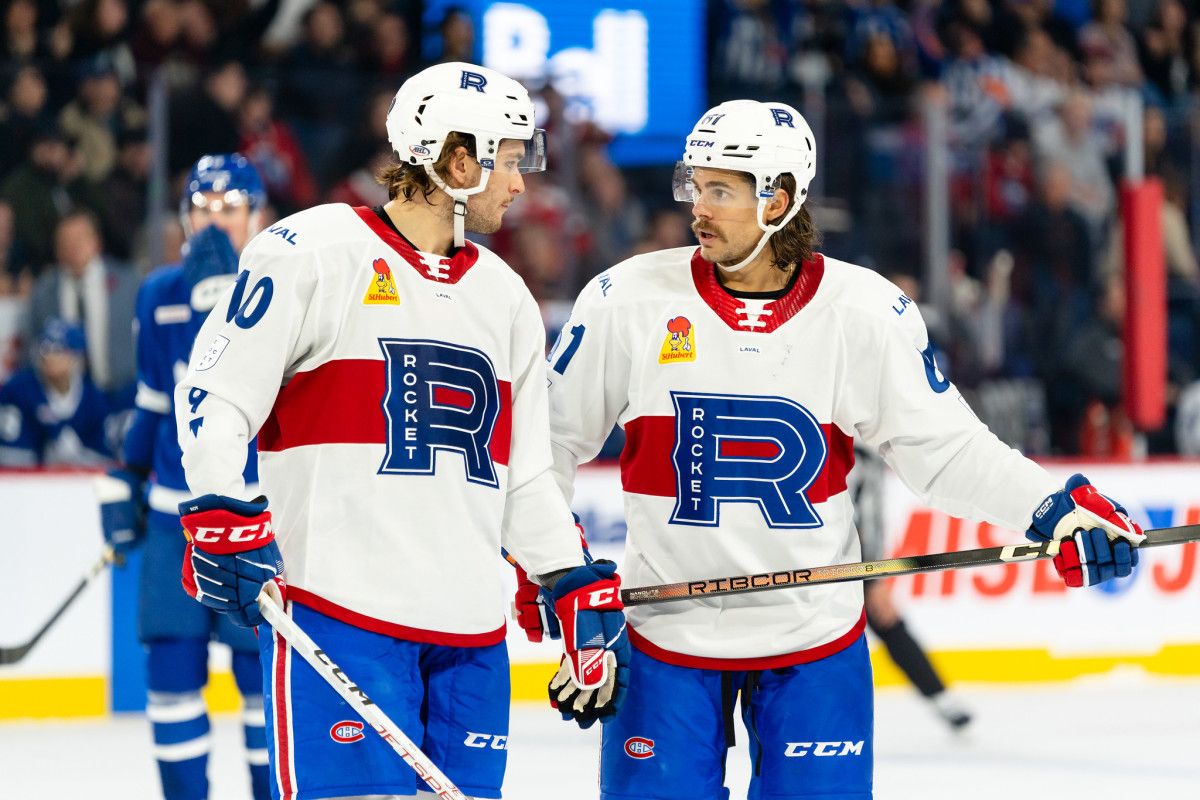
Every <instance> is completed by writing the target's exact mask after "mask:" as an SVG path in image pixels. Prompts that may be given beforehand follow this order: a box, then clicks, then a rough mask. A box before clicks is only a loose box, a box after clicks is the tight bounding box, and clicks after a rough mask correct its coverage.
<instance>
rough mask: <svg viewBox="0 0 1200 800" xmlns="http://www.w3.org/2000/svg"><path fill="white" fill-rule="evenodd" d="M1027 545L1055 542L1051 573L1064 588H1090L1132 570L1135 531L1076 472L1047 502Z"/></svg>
mask: <svg viewBox="0 0 1200 800" xmlns="http://www.w3.org/2000/svg"><path fill="white" fill-rule="evenodd" d="M1025 536H1026V538H1028V539H1030V540H1031V541H1035V542H1036V541H1052V540H1053V541H1058V542H1060V545H1059V551H1058V555H1056V556H1054V568H1055V569H1056V570H1058V574H1059V577H1061V578H1062V579H1063V581H1064V582H1065V583H1066V584H1067V586H1094V585H1096V584H1097V583H1102V582H1103V581H1107V580H1110V579H1112V578H1123V577H1125V576H1126V575H1128V574H1129V573H1131V572H1132V571H1133V568H1134V567H1135V566H1137V563H1138V554H1137V549H1136V548H1137V546H1138V545H1139V544H1141V543H1142V542H1144V541H1145V540H1146V535H1145V534H1144V533H1142V529H1141V526H1139V525H1138V524H1137V523H1136V522H1134V521H1133V520H1131V519H1130V518H1129V514H1128V513H1127V512H1126V511H1125V509H1124V508H1123V507H1122V506H1121V505H1120V504H1119V503H1115V502H1113V501H1112V500H1111V499H1109V498H1107V497H1105V496H1104V495H1102V494H1100V493H1099V492H1097V491H1096V487H1094V486H1092V484H1090V483H1088V479H1087V478H1085V477H1083V476H1082V475H1080V474H1078V473H1076V474H1075V475H1072V476H1071V477H1070V478H1069V479H1068V480H1067V485H1066V488H1064V489H1060V490H1059V491H1057V492H1055V493H1054V494H1052V495H1050V496H1049V497H1047V498H1046V499H1045V500H1044V501H1043V502H1042V504H1041V505H1040V506H1038V509H1037V511H1035V512H1033V523H1032V524H1031V525H1030V526H1029V530H1028V531H1026V532H1025Z"/></svg>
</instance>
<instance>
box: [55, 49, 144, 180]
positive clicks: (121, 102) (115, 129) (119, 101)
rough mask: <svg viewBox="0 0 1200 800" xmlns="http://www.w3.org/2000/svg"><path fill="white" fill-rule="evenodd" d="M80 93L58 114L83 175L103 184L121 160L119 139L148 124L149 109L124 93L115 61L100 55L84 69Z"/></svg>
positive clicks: (60, 125)
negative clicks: (78, 159)
mask: <svg viewBox="0 0 1200 800" xmlns="http://www.w3.org/2000/svg"><path fill="white" fill-rule="evenodd" d="M82 73H83V75H82V79H81V81H80V84H79V94H78V95H77V96H76V97H75V99H74V100H72V101H71V102H70V103H68V104H67V106H66V107H65V108H64V109H63V110H62V112H61V113H60V114H59V115H58V124H59V127H60V128H62V131H63V133H65V134H66V135H67V137H69V138H70V139H71V140H72V141H73V142H75V149H76V150H77V151H78V153H79V157H80V158H81V159H82V160H83V173H82V174H83V177H84V178H86V179H87V180H89V181H92V182H93V183H101V182H102V181H103V180H104V179H105V178H107V177H108V174H109V172H111V171H112V169H113V167H114V166H116V162H117V138H118V137H119V136H120V135H121V134H122V133H123V132H124V131H126V130H129V129H131V128H140V127H143V126H144V125H145V124H146V112H145V111H144V110H143V109H142V107H141V106H140V105H138V104H137V103H136V102H134V101H133V100H132V99H130V98H128V97H124V96H122V94H121V84H120V83H119V82H118V81H117V72H116V69H115V68H114V67H113V65H112V63H111V62H109V61H108V59H107V58H105V57H104V56H98V57H97V58H95V59H93V60H92V61H90V62H88V63H86V64H85V65H84V66H83V69H82Z"/></svg>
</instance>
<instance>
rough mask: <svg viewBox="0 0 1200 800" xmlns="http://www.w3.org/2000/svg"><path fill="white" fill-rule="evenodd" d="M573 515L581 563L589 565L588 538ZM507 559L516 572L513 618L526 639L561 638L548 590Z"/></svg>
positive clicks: (534, 640)
mask: <svg viewBox="0 0 1200 800" xmlns="http://www.w3.org/2000/svg"><path fill="white" fill-rule="evenodd" d="M574 516H575V529H576V530H577V531H579V545H580V547H582V548H583V563H584V564H591V563H592V562H593V561H594V560H595V559H593V558H592V553H591V551H590V550H588V546H587V539H585V538H584V536H583V526H582V525H581V524H580V523H579V515H577V514H576V515H574ZM508 560H509V562H510V563H511V564H512V565H513V568H514V569H516V571H517V592H516V595H515V596H514V597H513V619H515V620H516V621H517V625H519V626H520V627H521V629H522V630H524V631H525V638H526V639H528V640H529V641H531V642H540V641H542V639H545V638H549V639H560V638H562V630H561V629H560V627H559V625H558V617H556V616H555V615H554V611H553V609H554V596H553V595H552V594H551V592H550V590H549V589H547V588H545V587H544V586H539V585H538V584H536V583H534V582H533V581H532V580H530V578H529V575H528V574H527V573H526V572H525V570H524V569H522V568H521V565H520V564H517V563H516V561H514V560H513V559H512V557H508Z"/></svg>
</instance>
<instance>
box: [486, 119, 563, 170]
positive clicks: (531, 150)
mask: <svg viewBox="0 0 1200 800" xmlns="http://www.w3.org/2000/svg"><path fill="white" fill-rule="evenodd" d="M513 144H519V145H524V147H525V154H524V155H523V156H521V157H520V158H519V159H517V158H513V157H512V155H513V154H516V153H520V152H521V151H520V150H518V149H516V148H515V147H512V145H513ZM479 163H480V165H481V166H484V167H487V168H488V169H490V170H493V171H495V172H508V173H513V172H520V173H522V174H525V173H529V172H544V171H545V169H546V132H545V131H544V130H542V129H541V128H535V129H534V131H533V138H532V139H530V140H529V141H524V140H522V139H504V140H502V141H501V142H500V149H499V152H498V153H497V156H496V160H495V161H494V162H493V161H492V159H490V158H484V159H480V161H479Z"/></svg>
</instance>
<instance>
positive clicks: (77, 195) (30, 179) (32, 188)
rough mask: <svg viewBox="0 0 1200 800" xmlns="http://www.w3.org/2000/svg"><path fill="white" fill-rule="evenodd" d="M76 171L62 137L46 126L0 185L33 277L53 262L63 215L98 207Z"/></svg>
mask: <svg viewBox="0 0 1200 800" xmlns="http://www.w3.org/2000/svg"><path fill="white" fill-rule="evenodd" d="M79 168H80V162H79V159H78V157H77V156H76V155H75V154H74V153H72V151H71V148H70V147H68V146H67V142H66V139H65V138H64V137H63V135H62V132H61V131H60V130H58V128H56V127H54V126H47V127H43V128H40V129H39V130H38V131H37V132H36V133H35V134H34V136H33V141H32V142H31V144H30V148H29V160H28V161H27V162H26V163H24V164H22V165H21V166H19V167H17V168H16V169H15V170H13V171H12V172H11V173H9V175H8V178H7V179H6V180H5V181H4V183H3V184H0V199H3V200H6V201H8V202H9V203H10V204H11V205H12V207H13V210H14V211H15V212H16V220H15V223H14V224H15V228H16V238H17V243H18V244H19V245H20V246H21V248H22V249H23V250H24V252H25V253H26V254H27V255H28V258H29V263H30V266H31V267H32V268H33V270H34V272H35V273H37V272H38V271H40V270H41V269H42V267H44V266H45V265H46V264H48V263H49V262H50V261H51V260H52V259H53V258H54V241H53V239H54V228H55V226H56V225H57V224H58V221H59V219H61V218H62V216H63V212H64V211H66V210H70V209H77V208H88V209H96V208H99V207H100V202H99V199H98V196H97V193H96V191H95V188H94V187H92V186H91V185H90V184H88V183H87V182H86V181H84V180H83V179H82V178H80V177H79Z"/></svg>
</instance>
